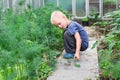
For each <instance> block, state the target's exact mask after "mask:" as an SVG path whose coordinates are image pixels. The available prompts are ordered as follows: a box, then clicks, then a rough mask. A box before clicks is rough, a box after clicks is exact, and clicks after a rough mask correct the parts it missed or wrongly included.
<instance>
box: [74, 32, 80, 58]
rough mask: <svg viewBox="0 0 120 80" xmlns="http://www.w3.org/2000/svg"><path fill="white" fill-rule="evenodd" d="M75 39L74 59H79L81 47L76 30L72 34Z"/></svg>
mask: <svg viewBox="0 0 120 80" xmlns="http://www.w3.org/2000/svg"><path fill="white" fill-rule="evenodd" d="M74 37H75V39H76V52H75V55H74V59H76V60H79V59H80V48H81V42H82V40H81V37H80V34H79V33H78V32H76V33H75V35H74Z"/></svg>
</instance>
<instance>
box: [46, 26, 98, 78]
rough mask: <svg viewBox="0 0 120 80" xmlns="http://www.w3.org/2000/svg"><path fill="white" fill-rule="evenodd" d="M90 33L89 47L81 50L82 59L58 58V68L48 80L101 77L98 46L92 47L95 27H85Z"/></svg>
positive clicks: (94, 40) (94, 39)
mask: <svg viewBox="0 0 120 80" xmlns="http://www.w3.org/2000/svg"><path fill="white" fill-rule="evenodd" d="M84 28H85V30H86V31H87V33H88V35H89V48H88V49H87V50H86V51H83V52H81V54H80V56H81V57H80V61H75V60H73V59H64V58H63V54H65V51H63V53H62V55H61V56H60V57H59V58H58V60H57V61H58V63H57V65H56V66H57V69H56V70H55V71H54V72H53V74H52V75H51V76H49V77H48V79H47V80H97V79H98V77H99V67H98V54H97V48H96V47H95V48H94V49H92V46H93V44H94V43H95V42H96V40H97V39H96V37H97V35H96V31H95V28H93V27H84Z"/></svg>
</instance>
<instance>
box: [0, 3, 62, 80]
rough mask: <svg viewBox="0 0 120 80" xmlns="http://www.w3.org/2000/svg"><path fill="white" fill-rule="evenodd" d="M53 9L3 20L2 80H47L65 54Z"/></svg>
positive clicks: (0, 22) (0, 47)
mask: <svg viewBox="0 0 120 80" xmlns="http://www.w3.org/2000/svg"><path fill="white" fill-rule="evenodd" d="M56 9H58V8H55V7H53V6H51V5H48V6H44V7H41V8H39V9H36V10H30V9H26V10H25V11H22V12H21V13H20V12H19V14H15V13H14V12H13V11H12V10H7V11H6V12H2V14H0V15H2V16H1V17H0V79H1V80H37V79H40V80H45V79H46V78H47V77H48V76H49V74H50V73H51V71H52V70H53V68H54V67H55V63H56V61H55V59H56V57H57V56H58V55H59V54H60V50H62V47H63V45H62V35H61V34H62V31H61V30H59V29H58V28H56V27H53V25H51V23H50V15H51V12H52V11H53V10H56Z"/></svg>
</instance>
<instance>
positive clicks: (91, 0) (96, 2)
mask: <svg viewBox="0 0 120 80" xmlns="http://www.w3.org/2000/svg"><path fill="white" fill-rule="evenodd" d="M20 1H24V5H23V7H26V5H28V4H29V5H31V6H32V8H38V7H41V6H44V5H46V4H53V5H55V6H59V7H61V8H63V9H65V10H67V11H69V12H70V13H72V15H73V16H74V17H84V16H88V15H89V14H90V11H91V10H94V11H96V12H97V13H99V16H100V17H101V16H103V15H104V14H105V13H106V12H110V11H112V10H117V9H119V7H120V0H65V1H64V0H1V1H0V5H1V6H0V7H1V8H2V9H3V11H4V10H5V9H7V8H13V9H14V10H16V9H17V7H18V5H17V4H18V3H19V2H20ZM105 1H106V2H105ZM63 3H66V4H63ZM108 4H109V5H108ZM105 7H107V10H105V9H104V8H105Z"/></svg>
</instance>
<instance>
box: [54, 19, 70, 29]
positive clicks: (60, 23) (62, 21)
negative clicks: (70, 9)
mask: <svg viewBox="0 0 120 80" xmlns="http://www.w3.org/2000/svg"><path fill="white" fill-rule="evenodd" d="M54 24H55V25H56V26H58V27H59V28H61V29H65V28H66V27H67V26H68V23H67V19H66V18H64V17H60V18H58V19H56V20H55V22H54Z"/></svg>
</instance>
